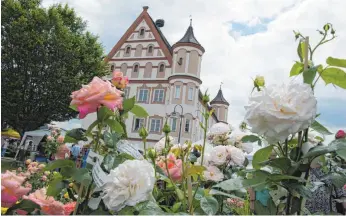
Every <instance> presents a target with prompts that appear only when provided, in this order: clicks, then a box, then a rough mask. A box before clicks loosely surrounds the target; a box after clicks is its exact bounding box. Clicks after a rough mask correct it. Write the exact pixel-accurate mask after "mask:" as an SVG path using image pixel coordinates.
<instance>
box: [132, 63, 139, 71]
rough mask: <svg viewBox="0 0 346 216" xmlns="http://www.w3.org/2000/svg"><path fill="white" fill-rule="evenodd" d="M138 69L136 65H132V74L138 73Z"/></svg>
mask: <svg viewBox="0 0 346 216" xmlns="http://www.w3.org/2000/svg"><path fill="white" fill-rule="evenodd" d="M138 68H139V66H138V64H136V65H134V66H133V72H138Z"/></svg>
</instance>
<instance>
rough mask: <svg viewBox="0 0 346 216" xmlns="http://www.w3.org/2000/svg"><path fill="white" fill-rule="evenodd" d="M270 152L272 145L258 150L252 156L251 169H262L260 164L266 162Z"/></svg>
mask: <svg viewBox="0 0 346 216" xmlns="http://www.w3.org/2000/svg"><path fill="white" fill-rule="evenodd" d="M272 150H273V146H272V145H270V146H267V147H265V148H261V149H259V150H258V151H257V152H256V153H255V154H254V156H253V160H252V166H253V168H255V169H260V168H261V167H262V166H261V165H260V163H261V162H264V161H266V160H268V158H269V156H270V155H271V153H272Z"/></svg>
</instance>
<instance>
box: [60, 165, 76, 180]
mask: <svg viewBox="0 0 346 216" xmlns="http://www.w3.org/2000/svg"><path fill="white" fill-rule="evenodd" d="M75 170H76V168H75V167H63V168H61V169H60V174H61V175H62V176H63V177H64V178H70V177H71V176H72V174H73V173H74V171H75Z"/></svg>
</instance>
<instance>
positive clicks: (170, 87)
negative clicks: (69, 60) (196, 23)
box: [83, 6, 229, 147]
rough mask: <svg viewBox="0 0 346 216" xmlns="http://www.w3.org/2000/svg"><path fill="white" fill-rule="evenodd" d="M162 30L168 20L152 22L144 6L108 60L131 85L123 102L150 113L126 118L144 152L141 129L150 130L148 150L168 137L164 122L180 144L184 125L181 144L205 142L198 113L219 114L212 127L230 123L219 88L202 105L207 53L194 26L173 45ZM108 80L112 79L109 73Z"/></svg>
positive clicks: (88, 120)
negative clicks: (202, 76)
mask: <svg viewBox="0 0 346 216" xmlns="http://www.w3.org/2000/svg"><path fill="white" fill-rule="evenodd" d="M163 27H164V20H162V19H159V20H156V22H154V21H153V19H152V18H151V17H150V15H149V13H148V7H147V6H145V7H143V11H142V13H141V14H140V15H139V16H138V17H137V19H136V20H135V21H134V22H133V23H132V25H131V26H130V27H129V28H128V29H127V31H126V32H125V34H124V35H123V36H122V37H121V38H120V40H119V41H118V42H117V43H116V45H115V46H114V47H113V48H112V50H111V51H110V53H109V54H108V56H107V57H106V60H105V61H106V62H107V63H108V65H109V70H110V72H112V71H114V70H117V71H122V72H123V73H124V75H126V76H128V78H129V80H130V81H129V85H128V87H127V88H126V89H125V97H127V98H129V97H133V96H135V98H136V103H138V104H139V105H141V106H142V107H144V108H145V109H146V111H147V112H148V113H149V116H148V117H147V118H137V117H136V116H133V115H132V114H130V115H129V117H128V119H126V126H127V133H128V137H129V140H130V141H131V142H132V143H134V144H136V145H138V147H142V144H141V143H142V142H141V139H140V137H139V135H138V130H139V128H141V127H142V126H145V127H146V128H147V130H148V132H149V136H148V138H147V141H148V143H149V145H150V144H154V143H156V142H157V141H158V140H160V139H161V138H162V137H163V136H164V133H163V132H162V127H163V125H164V123H165V121H166V118H167V120H168V122H169V124H170V126H171V130H172V132H171V136H173V137H174V138H175V141H176V142H177V141H178V137H179V128H180V125H181V131H180V133H181V134H180V137H181V140H180V143H183V142H184V141H186V140H192V141H197V140H200V139H203V130H202V129H201V128H200V126H199V123H200V122H202V123H203V121H204V120H203V117H202V115H201V112H200V111H202V112H204V111H205V109H209V110H210V109H212V108H214V109H215V112H214V114H213V115H212V116H211V118H210V119H209V127H210V126H212V125H213V124H215V123H217V122H227V112H228V106H229V103H228V102H227V101H226V100H225V98H224V97H223V94H222V90H221V87H220V90H219V92H218V93H217V96H216V97H215V98H214V99H213V100H212V101H211V102H210V105H208V106H204V105H202V103H201V98H202V93H201V91H200V86H201V84H202V80H201V79H200V73H201V62H202V57H203V54H204V52H205V50H204V48H203V46H202V45H201V44H200V43H199V42H198V40H197V39H196V37H195V35H194V33H193V27H192V22H190V26H189V27H188V28H187V31H186V33H185V35H184V36H183V37H182V38H181V39H180V40H179V41H177V42H176V43H175V44H174V45H173V46H171V45H170V43H169V42H168V41H167V39H166V38H165V36H164V35H163V33H162V31H161V29H162V28H163ZM106 78H107V79H110V78H111V73H110V75H109V76H108V77H106ZM198 110H200V111H198ZM174 111H176V112H174ZM95 118H96V115H88V116H87V117H86V118H85V119H84V121H83V127H84V128H87V127H88V126H89V125H90V124H91V122H92V121H93V120H94V119H95ZM181 119H182V122H180V121H181Z"/></svg>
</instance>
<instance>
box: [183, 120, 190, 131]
mask: <svg viewBox="0 0 346 216" xmlns="http://www.w3.org/2000/svg"><path fill="white" fill-rule="evenodd" d="M184 131H185V132H187V133H188V132H189V131H190V119H185V129H184Z"/></svg>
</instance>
